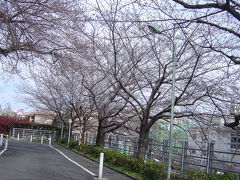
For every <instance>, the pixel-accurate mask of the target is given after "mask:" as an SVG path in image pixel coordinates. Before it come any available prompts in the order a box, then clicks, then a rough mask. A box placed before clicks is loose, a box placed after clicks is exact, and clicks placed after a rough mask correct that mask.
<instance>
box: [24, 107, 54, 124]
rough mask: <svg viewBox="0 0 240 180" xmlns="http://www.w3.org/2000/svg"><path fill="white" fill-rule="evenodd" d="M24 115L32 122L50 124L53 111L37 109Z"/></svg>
mask: <svg viewBox="0 0 240 180" xmlns="http://www.w3.org/2000/svg"><path fill="white" fill-rule="evenodd" d="M26 117H27V118H28V119H29V120H30V122H33V123H38V124H48V125H52V123H53V119H54V117H55V113H54V112H51V111H45V110H38V111H35V112H30V113H28V114H26Z"/></svg>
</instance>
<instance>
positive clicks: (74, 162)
mask: <svg viewBox="0 0 240 180" xmlns="http://www.w3.org/2000/svg"><path fill="white" fill-rule="evenodd" d="M49 147H51V148H53V149H54V150H55V151H57V152H59V153H60V154H61V155H63V156H64V157H65V158H66V159H67V160H69V161H71V162H72V163H73V164H76V165H77V166H78V167H80V168H82V169H83V170H84V171H86V172H88V173H89V174H91V175H92V176H96V174H94V173H93V172H91V171H89V170H88V169H86V168H85V167H83V166H81V165H80V164H78V163H77V162H76V161H73V160H72V159H70V158H69V157H67V156H66V155H65V154H64V153H63V152H61V151H59V150H58V149H56V148H54V147H52V146H49Z"/></svg>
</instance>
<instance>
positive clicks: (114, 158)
mask: <svg viewBox="0 0 240 180" xmlns="http://www.w3.org/2000/svg"><path fill="white" fill-rule="evenodd" d="M77 146H78V142H77V141H70V143H69V147H70V148H75V147H77ZM81 151H82V152H84V153H87V154H90V155H92V157H94V158H98V157H99V154H100V153H101V152H103V153H104V156H105V158H104V161H105V162H109V163H112V164H114V165H116V166H123V167H127V168H128V169H129V170H131V171H134V172H137V173H140V174H141V175H142V176H143V177H144V178H145V179H149V180H161V179H166V168H165V166H164V165H163V164H160V163H158V162H156V161H154V160H148V161H146V162H144V161H143V160H142V159H138V158H133V157H128V156H127V155H124V154H122V153H120V152H118V151H115V150H111V149H104V148H100V147H96V146H92V145H87V144H82V145H81ZM175 178H176V179H185V180H235V179H236V176H235V175H232V174H227V173H226V174H223V175H220V174H215V175H214V174H207V173H203V172H194V173H191V172H185V173H184V178H180V177H178V178H177V177H175Z"/></svg>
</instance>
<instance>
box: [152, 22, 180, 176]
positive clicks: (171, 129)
mask: <svg viewBox="0 0 240 180" xmlns="http://www.w3.org/2000/svg"><path fill="white" fill-rule="evenodd" d="M148 28H149V30H150V31H151V32H152V33H154V34H162V35H164V36H166V37H167V38H168V39H169V40H170V41H171V42H172V68H173V69H172V94H171V119H170V130H169V142H168V143H169V150H168V166H167V180H170V176H171V165H172V139H173V125H174V124H173V121H174V107H175V86H176V45H175V26H174V29H173V36H172V37H169V36H168V35H166V34H164V33H162V32H161V31H160V30H159V29H157V28H156V27H154V26H152V25H148Z"/></svg>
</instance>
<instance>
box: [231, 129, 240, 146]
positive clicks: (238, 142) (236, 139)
mask: <svg viewBox="0 0 240 180" xmlns="http://www.w3.org/2000/svg"><path fill="white" fill-rule="evenodd" d="M230 147H231V149H239V150H240V132H234V133H231V142H230Z"/></svg>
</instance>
